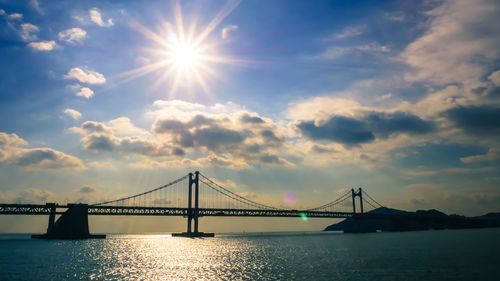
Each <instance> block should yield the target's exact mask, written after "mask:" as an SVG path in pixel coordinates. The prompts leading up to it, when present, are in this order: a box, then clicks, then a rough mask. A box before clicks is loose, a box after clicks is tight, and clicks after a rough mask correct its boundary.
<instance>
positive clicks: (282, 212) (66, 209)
mask: <svg viewBox="0 0 500 281" xmlns="http://www.w3.org/2000/svg"><path fill="white" fill-rule="evenodd" d="M349 199H351V201H352V205H351V202H349V201H348V200H349ZM356 199H358V200H357V201H358V202H359V211H358V212H357V210H356V205H357V204H356ZM378 207H382V205H380V204H379V203H378V202H377V201H375V200H374V199H373V198H372V197H371V196H370V195H368V194H367V193H366V192H365V191H364V190H363V189H362V188H359V189H357V190H354V189H351V190H347V191H346V192H344V193H343V194H341V195H340V196H338V197H337V198H336V199H335V200H332V201H330V202H328V203H326V204H323V205H320V206H316V207H313V208H307V209H302V210H296V209H287V208H283V207H276V206H271V205H268V204H262V203H258V202H256V201H254V200H251V199H249V198H246V197H245V196H243V195H240V194H238V193H236V192H233V191H231V188H227V187H224V186H222V185H221V184H219V183H218V182H217V181H216V180H214V179H211V178H209V177H207V176H205V175H203V174H202V173H200V172H198V171H196V172H195V173H189V174H188V175H185V176H183V177H181V178H178V179H176V180H173V181H171V182H169V183H167V184H165V185H162V186H159V187H157V188H154V189H151V190H148V191H145V192H142V193H139V194H135V195H132V196H126V197H121V198H117V199H113V200H107V201H104V202H99V203H94V204H66V205H59V204H56V203H46V204H0V215H49V223H48V228H47V234H43V235H38V236H33V237H35V238H90V237H102V236H95V235H94V236H93V235H91V234H90V233H89V228H88V215H106V216H183V217H185V218H187V231H186V232H184V233H180V234H173V235H176V236H187V237H206V236H213V233H203V232H200V231H199V218H200V217H204V216H227V217H234V216H239V217H302V218H305V217H307V218H350V217H353V216H366V215H368V214H367V213H366V211H367V210H368V211H369V210H373V209H376V208H378ZM56 215H61V216H60V217H59V219H58V220H57V221H55V216H56Z"/></svg>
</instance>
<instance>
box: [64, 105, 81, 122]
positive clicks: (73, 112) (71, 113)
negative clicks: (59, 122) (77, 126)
mask: <svg viewBox="0 0 500 281" xmlns="http://www.w3.org/2000/svg"><path fill="white" fill-rule="evenodd" d="M64 113H65V114H66V115H68V116H69V117H71V118H73V119H75V120H78V119H80V117H82V114H81V113H80V112H78V111H76V110H74V109H71V108H66V109H65V110H64Z"/></svg>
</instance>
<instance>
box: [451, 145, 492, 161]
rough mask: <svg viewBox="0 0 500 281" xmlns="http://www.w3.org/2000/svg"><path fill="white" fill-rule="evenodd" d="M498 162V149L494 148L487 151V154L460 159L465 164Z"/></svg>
mask: <svg viewBox="0 0 500 281" xmlns="http://www.w3.org/2000/svg"><path fill="white" fill-rule="evenodd" d="M496 160H500V148H497V147H494V148H490V149H489V150H488V153H486V154H481V155H474V156H468V157H463V158H460V161H462V162H463V163H465V164H470V163H477V162H486V161H496Z"/></svg>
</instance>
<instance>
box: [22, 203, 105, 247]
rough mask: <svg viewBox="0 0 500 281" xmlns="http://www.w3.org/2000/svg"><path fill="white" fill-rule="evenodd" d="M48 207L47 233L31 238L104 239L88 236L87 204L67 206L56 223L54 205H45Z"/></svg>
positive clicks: (98, 235)
mask: <svg viewBox="0 0 500 281" xmlns="http://www.w3.org/2000/svg"><path fill="white" fill-rule="evenodd" d="M47 205H48V206H50V215H49V225H48V227H47V233H45V234H33V235H31V238H38V239H88V238H106V235H101V234H97V235H96V234H90V231H89V220H88V207H89V206H88V205H87V204H68V210H66V212H64V213H63V214H62V215H61V217H59V219H57V221H55V216H56V204H55V203H47Z"/></svg>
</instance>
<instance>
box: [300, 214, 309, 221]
mask: <svg viewBox="0 0 500 281" xmlns="http://www.w3.org/2000/svg"><path fill="white" fill-rule="evenodd" d="M300 217H301V218H302V219H303V220H305V221H306V220H307V215H306V213H300Z"/></svg>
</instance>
